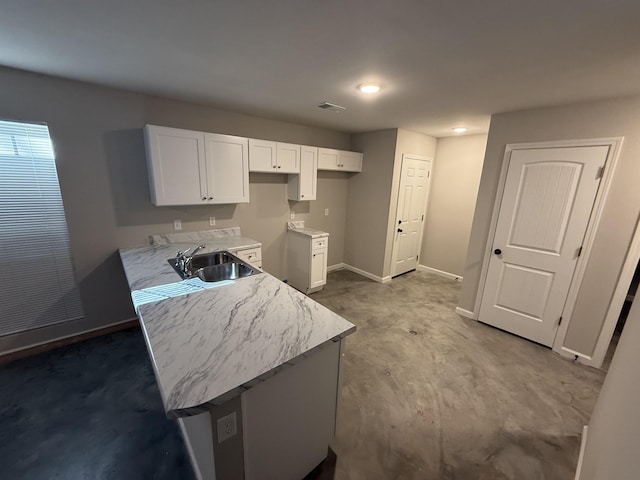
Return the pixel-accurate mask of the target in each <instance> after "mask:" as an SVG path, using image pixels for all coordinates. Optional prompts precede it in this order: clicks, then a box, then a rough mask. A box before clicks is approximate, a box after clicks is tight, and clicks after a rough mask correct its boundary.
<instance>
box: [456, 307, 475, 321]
mask: <svg viewBox="0 0 640 480" xmlns="http://www.w3.org/2000/svg"><path fill="white" fill-rule="evenodd" d="M456 313H457V314H458V315H461V316H463V317H465V318H470V319H471V320H477V318H476V316H475V315H474V314H473V312H470V311H469V310H466V309H464V308H460V307H456Z"/></svg>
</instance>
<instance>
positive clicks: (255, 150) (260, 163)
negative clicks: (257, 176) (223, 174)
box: [249, 138, 278, 173]
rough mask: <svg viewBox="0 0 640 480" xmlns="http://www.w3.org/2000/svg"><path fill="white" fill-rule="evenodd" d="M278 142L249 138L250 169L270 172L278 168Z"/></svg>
mask: <svg viewBox="0 0 640 480" xmlns="http://www.w3.org/2000/svg"><path fill="white" fill-rule="evenodd" d="M276 150H277V149H276V142H269V141H267V140H256V139H254V138H250V139H249V170H251V171H252V172H269V173H273V172H275V171H276V170H277V168H278V165H277V163H276V155H277V152H276Z"/></svg>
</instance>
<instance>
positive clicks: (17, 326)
mask: <svg viewBox="0 0 640 480" xmlns="http://www.w3.org/2000/svg"><path fill="white" fill-rule="evenodd" d="M0 302H1V305H2V308H1V309H0V336H1V335H8V334H11V333H17V332H23V331H26V330H31V329H34V328H39V327H44V326H46V325H52V324H56V323H61V322H65V321H68V320H74V319H77V318H81V317H82V316H83V310H82V303H81V301H80V293H79V291H78V286H77V284H76V281H75V278H74V272H73V265H72V261H71V250H70V246H69V233H68V230H67V222H66V219H65V215H64V206H63V205H62V196H61V194H60V185H59V183H58V174H57V171H56V164H55V158H54V152H53V147H52V145H51V139H50V137H49V129H48V127H47V126H46V125H39V124H30V123H18V122H7V121H0Z"/></svg>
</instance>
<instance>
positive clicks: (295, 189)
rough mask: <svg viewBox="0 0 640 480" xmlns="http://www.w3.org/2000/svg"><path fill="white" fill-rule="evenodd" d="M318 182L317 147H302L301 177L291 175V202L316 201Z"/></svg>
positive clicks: (289, 194)
mask: <svg viewBox="0 0 640 480" xmlns="http://www.w3.org/2000/svg"><path fill="white" fill-rule="evenodd" d="M317 181H318V149H317V147H306V146H303V147H300V175H289V185H288V190H287V193H288V197H289V200H296V201H306V200H315V199H316V187H317Z"/></svg>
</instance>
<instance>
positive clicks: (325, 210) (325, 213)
mask: <svg viewBox="0 0 640 480" xmlns="http://www.w3.org/2000/svg"><path fill="white" fill-rule="evenodd" d="M324 216H325V217H328V216H329V209H328V208H325V209H324Z"/></svg>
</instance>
